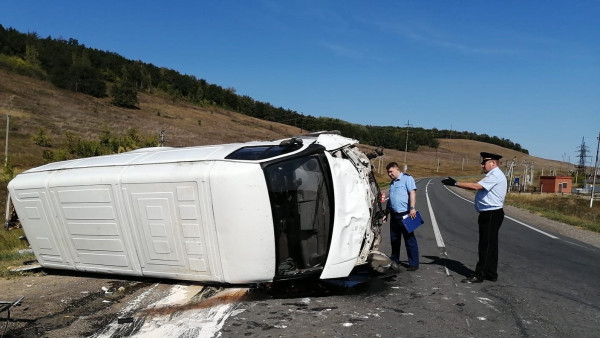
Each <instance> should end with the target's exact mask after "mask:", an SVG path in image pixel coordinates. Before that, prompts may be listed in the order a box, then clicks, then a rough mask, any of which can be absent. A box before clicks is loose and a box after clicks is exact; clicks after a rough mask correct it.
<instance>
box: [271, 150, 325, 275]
mask: <svg viewBox="0 0 600 338" xmlns="http://www.w3.org/2000/svg"><path fill="white" fill-rule="evenodd" d="M265 176H266V179H267V187H268V189H269V198H270V201H271V211H272V214H273V223H274V226H275V247H276V251H277V252H276V262H277V272H276V275H278V276H290V275H294V274H297V273H299V272H306V270H307V269H321V268H323V266H324V265H325V261H326V258H327V252H328V250H327V248H328V245H329V241H330V234H331V227H332V223H333V222H332V207H333V202H332V201H331V200H330V198H331V197H330V194H329V191H330V189H329V183H328V181H329V178H328V177H329V176H328V175H325V173H324V171H323V166H322V164H321V162H320V160H319V156H318V155H312V156H306V157H301V158H295V159H290V160H286V161H282V162H277V163H274V164H271V165H269V166H267V167H266V168H265Z"/></svg>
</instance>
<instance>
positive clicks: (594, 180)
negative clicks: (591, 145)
mask: <svg viewBox="0 0 600 338" xmlns="http://www.w3.org/2000/svg"><path fill="white" fill-rule="evenodd" d="M598 149H600V133H598V145H597V146H596V163H595V164H594V172H593V173H592V176H594V178H593V179H592V195H591V196H590V208H591V207H592V206H593V205H594V188H595V187H596V176H597V174H598Z"/></svg>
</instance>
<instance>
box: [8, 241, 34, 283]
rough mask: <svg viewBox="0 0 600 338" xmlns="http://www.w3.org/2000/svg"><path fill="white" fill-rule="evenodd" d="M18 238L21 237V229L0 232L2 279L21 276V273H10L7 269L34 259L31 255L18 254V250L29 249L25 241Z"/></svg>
mask: <svg viewBox="0 0 600 338" xmlns="http://www.w3.org/2000/svg"><path fill="white" fill-rule="evenodd" d="M20 236H23V229H16V230H10V231H7V230H4V229H2V230H0V277H2V278H6V277H14V276H21V275H23V274H24V273H22V272H12V271H10V270H9V269H11V268H14V267H18V266H21V265H23V262H25V261H29V260H33V259H35V255H33V254H32V253H26V254H20V253H19V250H21V249H27V248H28V247H29V246H28V244H27V241H23V240H20V239H19V237H20Z"/></svg>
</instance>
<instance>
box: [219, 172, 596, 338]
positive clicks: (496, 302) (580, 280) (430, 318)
mask: <svg viewBox="0 0 600 338" xmlns="http://www.w3.org/2000/svg"><path fill="white" fill-rule="evenodd" d="M417 187H418V193H417V209H419V210H420V212H421V213H422V216H423V218H424V220H425V224H424V225H423V226H421V227H420V228H419V229H417V238H418V242H419V248H420V256H421V258H420V262H421V268H420V269H419V270H417V271H415V272H408V271H405V270H404V271H402V272H400V273H398V274H397V275H394V276H392V277H388V278H384V276H380V277H373V278H371V280H370V281H369V282H367V283H365V284H364V285H362V286H361V287H358V288H355V289H345V290H344V289H338V290H333V291H332V290H328V291H326V292H325V293H323V294H320V295H319V294H318V292H315V293H313V294H311V293H310V292H307V294H306V295H302V294H298V295H294V294H293V292H292V293H286V292H285V291H284V292H282V293H280V294H278V295H275V296H269V295H264V297H263V298H260V296H257V297H258V299H255V300H251V301H247V302H242V303H238V304H236V311H237V312H236V314H235V315H233V316H230V317H229V318H228V319H227V320H226V322H225V323H224V325H223V326H222V328H221V330H220V333H219V336H220V337H238V336H255V337H297V336H303V337H306V336H308V337H311V336H329V337H349V336H357V337H441V336H449V337H476V336H479V337H491V336H494V337H565V336H572V337H598V336H600V294H599V293H600V264H599V263H598V262H599V261H600V249H598V248H596V247H593V246H590V245H587V244H584V243H581V242H578V241H576V240H574V239H570V238H563V237H562V236H558V235H556V234H552V233H549V232H548V231H545V232H539V231H536V230H534V229H536V228H538V230H541V229H543V224H527V225H524V224H521V223H518V220H517V219H515V220H513V219H511V218H509V217H510V215H508V216H509V217H507V218H505V220H504V223H503V225H502V227H501V229H500V253H499V256H500V262H499V269H498V270H499V279H498V281H497V282H488V281H486V282H484V283H482V284H463V283H461V282H460V280H461V279H462V278H464V277H465V276H467V275H469V274H470V273H471V272H472V269H473V268H474V266H475V264H476V262H477V238H478V227H477V222H476V219H477V213H476V211H475V210H474V207H473V204H472V203H471V202H469V201H468V200H466V199H464V198H462V197H460V196H459V195H457V194H454V193H453V192H451V191H450V189H447V188H446V187H445V186H443V185H442V184H441V183H439V179H437V180H430V179H423V180H420V181H419V182H418V183H417ZM428 199H429V202H428ZM433 218H435V221H434V219H433ZM436 224H437V228H438V229H439V231H436V230H435V225H436ZM528 226H530V227H531V228H530V227H528ZM388 231H389V230H388V227H387V225H385V229H384V230H383V232H384V234H385V238H384V241H383V246H382V251H384V252H387V253H389V244H388V242H389V240H388V238H389V237H388V236H387V234H388ZM542 231H543V230H542ZM436 232H437V234H438V235H437V236H436ZM442 242H443V244H442ZM401 252H402V255H403V256H402V259H403V260H404V261H405V260H406V256H405V250H404V247H403V248H402V249H401ZM296 288H298V289H302V288H301V287H298V286H296ZM288 297H289V298H288Z"/></svg>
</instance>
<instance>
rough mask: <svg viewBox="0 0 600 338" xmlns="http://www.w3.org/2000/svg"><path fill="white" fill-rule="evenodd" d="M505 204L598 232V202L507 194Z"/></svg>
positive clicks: (573, 198)
mask: <svg viewBox="0 0 600 338" xmlns="http://www.w3.org/2000/svg"><path fill="white" fill-rule="evenodd" d="M506 204H509V205H512V206H515V207H518V208H522V209H526V210H529V211H531V212H533V213H535V214H538V215H540V216H543V217H546V218H549V219H552V220H555V221H559V222H563V223H566V224H570V225H573V226H576V227H580V228H583V229H588V230H592V231H595V232H600V201H596V203H594V204H593V207H592V208H590V200H589V199H587V198H581V197H579V196H573V195H554V194H515V193H512V194H508V195H507V196H506Z"/></svg>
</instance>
